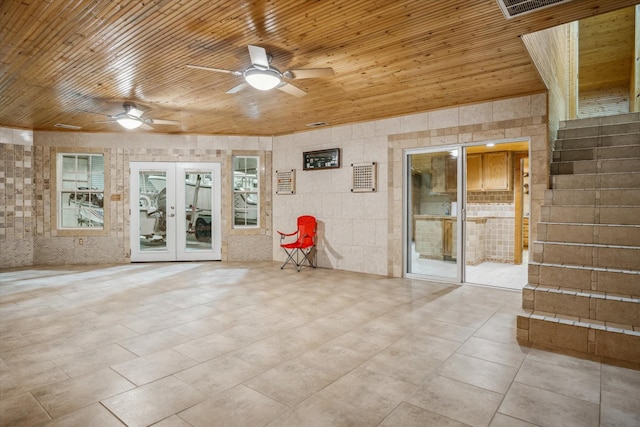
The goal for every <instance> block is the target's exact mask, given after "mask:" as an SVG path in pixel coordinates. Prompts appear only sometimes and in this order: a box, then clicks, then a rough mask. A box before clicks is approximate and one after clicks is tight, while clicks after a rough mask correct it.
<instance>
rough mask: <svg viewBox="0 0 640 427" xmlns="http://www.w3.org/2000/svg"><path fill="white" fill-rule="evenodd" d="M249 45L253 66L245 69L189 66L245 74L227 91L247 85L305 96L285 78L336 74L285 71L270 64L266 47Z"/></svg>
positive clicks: (323, 70)
mask: <svg viewBox="0 0 640 427" xmlns="http://www.w3.org/2000/svg"><path fill="white" fill-rule="evenodd" d="M248 47H249V56H250V58H251V66H250V67H249V68H247V69H246V70H243V71H232V70H225V69H221V68H211V67H203V66H200V65H191V64H188V65H187V67H188V68H196V69H200V70H206V71H215V72H218V73H227V74H231V75H234V76H243V77H244V80H245V81H244V82H243V83H240V84H239V85H237V86H234V87H232V88H231V89H229V90H228V91H227V93H236V92H240V91H241V90H242V89H244V88H246V87H247V86H252V87H254V88H256V89H259V90H271V89H274V88H275V89H278V90H281V91H282V92H285V93H288V94H289V95H293V96H297V97H302V96H305V95H306V94H307V92H306V91H304V90H302V89H300V88H299V87H297V86H294V85H292V84H291V83H288V82H286V81H284V79H289V80H293V79H309V78H314V77H331V76H333V75H334V72H333V69H332V68H302V69H294V68H292V69H289V70H287V71H285V72H280V70H278V69H277V68H276V67H273V66H271V65H270V64H271V59H272V57H271V56H270V55H268V54H267V51H266V50H265V48H263V47H260V46H253V45H249V46H248Z"/></svg>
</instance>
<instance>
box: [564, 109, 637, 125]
mask: <svg viewBox="0 0 640 427" xmlns="http://www.w3.org/2000/svg"><path fill="white" fill-rule="evenodd" d="M637 121H640V113H637V112H636V113H624V114H616V115H613V116H599V117H586V118H584V119H572V120H566V121H562V122H560V129H573V128H583V127H592V126H606V125H612V124H619V123H629V122H637Z"/></svg>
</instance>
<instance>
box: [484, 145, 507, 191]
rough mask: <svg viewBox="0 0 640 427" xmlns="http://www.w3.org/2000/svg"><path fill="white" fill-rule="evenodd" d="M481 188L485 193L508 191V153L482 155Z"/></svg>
mask: <svg viewBox="0 0 640 427" xmlns="http://www.w3.org/2000/svg"><path fill="white" fill-rule="evenodd" d="M482 187H483V189H484V190H485V191H491V190H494V191H495V190H509V188H510V186H509V153H508V152H506V151H500V152H497V153H484V154H483V158H482Z"/></svg>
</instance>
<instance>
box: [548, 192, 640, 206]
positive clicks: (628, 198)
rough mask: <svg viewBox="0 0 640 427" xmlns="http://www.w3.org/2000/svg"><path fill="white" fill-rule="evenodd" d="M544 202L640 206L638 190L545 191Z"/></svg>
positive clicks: (552, 203) (574, 204) (577, 204)
mask: <svg viewBox="0 0 640 427" xmlns="http://www.w3.org/2000/svg"><path fill="white" fill-rule="evenodd" d="M544 201H545V204H546V205H554V206H564V205H573V206H640V189H637V188H624V189H620V188H614V189H610V188H602V189H597V190H596V189H575V188H572V189H553V190H545V193H544Z"/></svg>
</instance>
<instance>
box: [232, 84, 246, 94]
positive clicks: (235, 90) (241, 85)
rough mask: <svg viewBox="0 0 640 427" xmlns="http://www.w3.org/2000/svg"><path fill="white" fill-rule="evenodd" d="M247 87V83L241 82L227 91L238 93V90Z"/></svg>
mask: <svg viewBox="0 0 640 427" xmlns="http://www.w3.org/2000/svg"><path fill="white" fill-rule="evenodd" d="M246 87H247V84H246V83H240V84H239V85H237V86H234V87H232V88H231V89H229V90H228V91H227V93H238V92H240V91H241V90H242V89H244V88H246Z"/></svg>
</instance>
